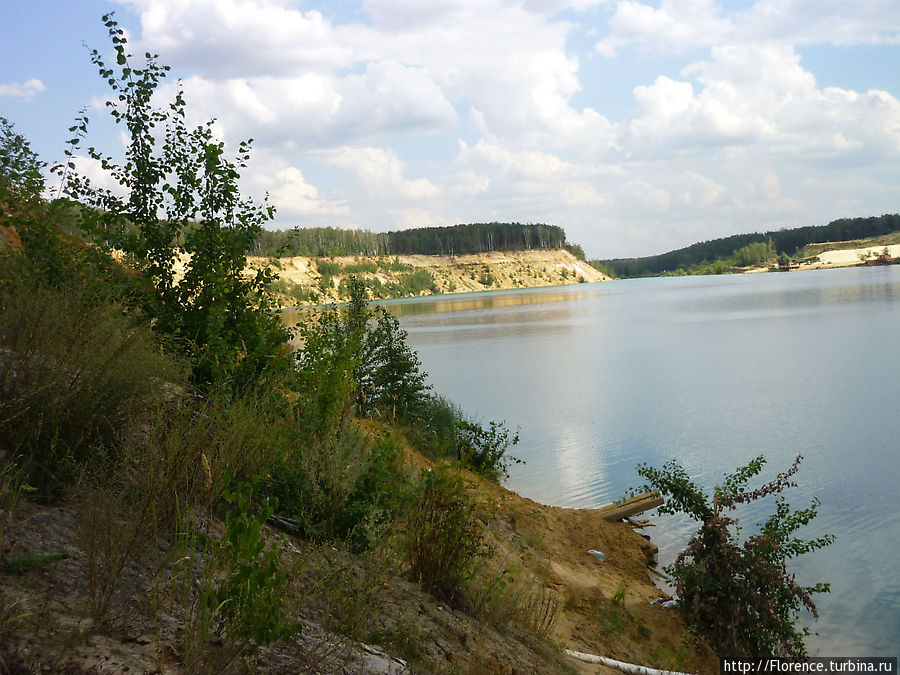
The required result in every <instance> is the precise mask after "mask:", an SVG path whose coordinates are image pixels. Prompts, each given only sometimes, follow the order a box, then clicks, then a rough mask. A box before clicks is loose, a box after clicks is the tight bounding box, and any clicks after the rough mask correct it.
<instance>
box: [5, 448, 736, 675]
mask: <svg viewBox="0 0 900 675" xmlns="http://www.w3.org/2000/svg"><path fill="white" fill-rule="evenodd" d="M410 452H412V451H410ZM412 454H414V453H412ZM413 463H414V464H416V465H418V466H419V468H420V469H421V468H423V467H425V466H427V464H428V462H427V460H425V459H424V458H422V457H421V456H420V455H417V456H416V457H415V459H414V460H413ZM466 475H467V480H468V481H469V483H470V489H471V490H472V492H473V495H474V496H475V498H476V501H477V502H478V503H479V504H480V505H481V506H482V507H483V509H484V510H483V513H484V518H485V522H486V523H487V525H488V527H489V533H490V534H489V537H490V540H491V541H492V542H493V543H494V544H495V545H496V547H497V548H496V554H495V556H494V558H493V562H492V563H491V565H492V568H491V569H485V570H483V572H484V578H490V577H491V575H493V574H495V573H497V572H503V571H504V570H505V571H506V574H508V575H511V576H514V577H515V580H514V583H511V584H510V586H509V588H508V589H507V590H506V591H505V592H504V594H503V595H502V597H503V598H507V599H510V598H513V599H514V598H522V597H531V595H528V594H534V593H535V589H536V588H537V589H543V590H541V591H540V592H539V593H537V594H536V595H534V597H537V598H543V599H544V604H545V605H546V606H547V607H553V608H555V609H556V613H555V620H554V621H553V622H552V624H550V626H549V629H548V630H546V631H545V633H546V634H545V635H535V634H533V633H530V632H529V629H528V628H527V627H526V628H523V627H522V625H521V624H519V623H516V624H509V623H503V622H500V623H493V622H490V621H478V620H476V619H474V618H472V617H471V616H469V615H467V614H466V613H464V612H461V611H459V610H452V609H450V608H448V607H447V606H445V605H444V604H443V603H440V602H438V601H436V600H435V599H434V598H433V597H431V596H430V595H428V594H427V593H424V592H422V590H421V589H420V588H419V587H418V586H416V585H415V584H412V583H410V582H409V581H407V580H405V579H404V578H402V576H400V575H398V572H399V571H400V570H399V569H397V567H396V562H394V563H388V564H387V565H386V566H385V565H384V564H383V563H382V564H381V566H380V567H379V566H378V565H375V563H373V562H372V561H371V560H369V559H363V558H358V557H355V556H352V555H350V554H349V553H347V552H345V551H342V550H339V549H336V548H331V547H329V546H325V547H318V548H316V547H310V546H308V545H306V544H304V543H303V542H299V541H294V542H288V543H287V545H286V546H287V548H286V556H287V557H286V558H283V561H282V562H283V564H287V565H289V566H290V567H291V568H292V569H293V570H294V572H293V578H294V581H295V585H294V589H295V590H294V592H295V593H296V594H297V595H298V597H299V598H300V606H301V607H302V608H303V609H302V612H303V613H302V615H301V617H300V618H301V619H302V620H303V622H304V623H305V625H306V628H305V629H304V631H303V634H302V635H301V636H300V638H298V639H297V640H294V641H292V642H291V643H289V644H284V645H281V646H278V647H276V648H273V649H267V650H264V651H263V653H262V656H261V658H260V660H259V661H258V662H257V663H256V665H255V666H254V668H253V670H254V671H256V672H273V673H274V672H278V673H282V672H284V673H288V672H290V673H293V672H315V673H320V672H321V673H330V672H342V673H344V672H345V673H351V672H352V673H355V672H366V673H369V672H420V673H442V672H455V673H493V674H497V675H512V674H513V673H538V672H540V673H550V672H578V673H608V672H613V671H610V670H608V669H605V668H603V667H601V666H592V665H589V664H585V663H582V662H580V661H575V660H574V659H569V658H568V657H565V656H564V655H563V654H562V650H563V649H564V648H569V649H574V650H576V651H582V652H588V653H593V654H600V655H603V656H608V657H612V658H616V659H619V660H622V661H626V662H631V663H639V664H643V665H651V666H654V667H658V668H667V669H675V670H681V671H685V672H694V673H715V672H717V667H718V666H717V661H716V659H715V658H714V656H713V655H712V653H711V651H710V650H709V648H708V647H706V646H705V645H703V644H702V643H699V642H695V641H693V640H691V639H690V638H689V635H688V632H687V629H686V627H685V625H684V624H683V622H682V621H681V619H680V617H679V616H678V614H677V612H675V611H672V610H667V609H664V608H662V607H661V606H659V605H658V604H653V605H651V604H650V601H651V600H654V599H657V598H660V597H664V595H663V593H661V592H660V591H659V590H658V589H657V588H656V587H655V586H654V584H653V582H652V579H651V576H650V574H649V573H648V565H649V564H651V561H652V559H653V556H654V553H655V546H653V544H652V543H650V542H649V541H647V540H646V539H645V538H644V537H643V536H641V534H640V533H639V532H636V531H635V528H634V527H633V525H631V524H628V523H625V522H619V523H610V522H607V521H605V520H604V519H603V517H602V514H601V513H598V512H597V511H592V510H576V509H563V508H558V507H551V506H545V505H542V504H538V503H536V502H534V501H531V500H529V499H526V498H523V497H521V496H519V495H517V494H515V493H513V492H510V491H508V490H506V489H504V488H502V487H500V486H497V485H495V484H492V483H489V482H487V481H484V480H482V479H480V478H478V477H476V476H473V475H471V474H466ZM77 519H78V517H77V514H76V512H75V511H74V510H73V509H71V508H68V507H45V506H40V505H37V504H31V503H28V502H24V503H21V504H20V506H19V509H18V511H17V512H16V514H15V517H14V518H13V519H12V522H11V523H10V525H9V527H8V528H7V530H6V541H5V542H4V544H5V546H4V547H5V549H6V550H5V551H4V553H5V554H6V555H7V556H15V555H22V554H26V553H32V552H39V551H44V552H47V551H52V552H66V553H68V555H69V557H68V559H66V560H62V561H57V562H54V563H52V564H50V565H47V566H46V567H44V568H42V569H37V570H32V571H30V572H28V573H26V574H20V575H9V574H4V575H0V608H3V610H4V616H2V617H0V642H5V645H0V646H2V647H5V649H0V666H2V665H3V664H4V663H5V664H6V665H7V666H11V667H12V668H13V671H12V672H48V669H49V672H69V673H113V672H115V673H119V672H126V671H129V672H167V673H178V672H181V668H180V665H179V656H178V652H179V640H178V635H179V634H180V632H181V630H182V627H183V623H182V621H181V619H180V614H179V612H178V611H175V610H174V609H173V607H172V606H171V605H170V604H169V600H168V598H167V596H166V593H165V590H164V589H165V583H164V581H163V583H161V582H160V579H163V580H164V579H165V574H163V575H162V577H160V576H159V571H160V570H161V569H165V560H166V556H167V552H166V550H165V547H164V546H163V548H157V547H156V546H153V545H151V546H148V548H146V549H144V550H142V552H141V553H140V555H138V556H136V557H135V559H134V560H132V561H131V562H130V563H129V564H128V566H127V567H126V568H125V570H124V571H123V573H122V580H121V583H120V584H119V589H118V590H117V592H116V595H115V599H116V602H115V603H114V609H113V611H112V612H111V614H110V616H109V618H108V619H107V620H105V621H104V622H103V623H100V624H98V623H96V622H94V621H92V620H91V618H90V615H89V613H88V611H87V607H88V605H89V602H88V598H89V587H90V583H89V578H88V575H87V557H86V553H85V551H84V550H83V549H82V548H81V546H80V545H79V543H78V541H79V540H78V537H77V536H76V531H77V529H78V524H77ZM215 527H219V528H220V527H221V526H220V525H219V526H216V525H215V524H214V529H215ZM588 549H597V550H601V551H603V552H604V553H605V554H606V560H605V561H604V562H600V561H599V560H597V559H596V558H594V557H592V556H590V555H588V553H587V551H588ZM373 570H374V571H373ZM392 570H393V571H392ZM335 575H337V576H335ZM326 578H336V579H337V580H338V581H337V583H338V585H337V587H336V588H337V589H339V590H337V591H336V590H335V589H332V590H331V596H329V597H331V600H330V602H332V603H333V602H335V597H337V598H338V600H339V601H340V602H341V603H351V604H352V603H355V602H357V601H358V597H364V598H365V603H366V607H367V609H366V610H365V612H364V615H365V616H366V617H368V618H366V619H365V621H366V622H367V623H366V625H365V626H364V629H363V630H361V631H360V635H361V636H362V637H365V636H371V635H376V634H381V635H392V636H394V637H393V638H391V640H392V641H393V640H395V641H396V643H398V644H399V643H401V642H402V643H403V645H401V646H394V647H391V646H388V645H387V644H385V646H384V649H382V650H379V649H375V648H371V647H370V646H366V645H363V644H362V643H361V642H359V641H356V640H353V639H350V638H347V637H346V636H341V635H338V634H336V633H334V632H332V631H329V630H327V629H326V628H325V626H327V625H328V622H329V617H332V616H333V615H334V611H335V610H334V607H333V605H332V606H327V605H326V604H325V601H324V600H323V599H322V596H321V594H319V595H317V591H316V590H315V589H317V588H319V589H321V587H322V586H323V583H324V582H323V579H326ZM535 584H538V585H537V586H535ZM340 589H342V590H340ZM335 592H337V593H338V595H337V596H335V595H334V594H335ZM617 594H618V596H617ZM616 596H617V597H618V600H616ZM539 604H540V603H538V604H537V605H536V608H535V616H539V615H540V611H541V608H540V606H538V605H539ZM9 616H13V617H19V618H18V619H16V620H15V621H13V622H12V623H10V622H9ZM535 625H537V623H536V624H535ZM544 627H545V628H547V626H546V625H545V626H544ZM366 639H368V638H366ZM391 644H392V645H393V644H395V643H394V642H391ZM213 648H214V649H215V648H216V647H215V645H214V647H213ZM219 648H222V647H219ZM390 653H394V656H393V657H392V656H390ZM410 654H412V655H413V656H414V658H413V660H412V661H410V658H411V657H410ZM398 658H400V659H403V660H398ZM4 660H5V661H4ZM16 668H20V669H21V670H20V671H17V670H15V669H16ZM0 671H3V668H2V667H0ZM223 672H245V671H244V670H243V669H242V668H239V667H236V666H235V667H231V668H228V669H227V670H226V671H223Z"/></svg>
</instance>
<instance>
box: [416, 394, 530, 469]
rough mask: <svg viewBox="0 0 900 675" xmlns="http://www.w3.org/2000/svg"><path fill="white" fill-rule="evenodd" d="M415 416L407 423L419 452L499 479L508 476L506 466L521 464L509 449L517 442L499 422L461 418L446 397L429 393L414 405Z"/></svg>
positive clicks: (456, 407) (507, 467)
mask: <svg viewBox="0 0 900 675" xmlns="http://www.w3.org/2000/svg"><path fill="white" fill-rule="evenodd" d="M415 412H416V417H415V419H414V420H412V421H411V423H410V424H409V425H408V427H409V429H408V430H409V432H410V433H411V434H413V435H414V437H416V439H417V441H418V445H419V447H421V448H422V451H423V452H424V453H425V454H426V455H428V456H430V457H432V458H445V459H454V460H457V461H459V462H460V463H461V464H463V465H464V466H466V467H467V468H469V469H471V470H472V471H474V472H475V473H477V474H479V475H481V476H483V477H485V478H487V479H488V480H492V481H494V482H501V481H503V480H505V479H506V478H508V477H509V465H510V464H511V463H514V464H516V463H521V462H522V460H520V459H518V458H517V457H513V456H512V455H510V454H508V453H509V448H510V447H511V446H513V445H516V444H517V443H518V442H519V435H518V434H515V433H513V434H511V432H510V430H509V429H507V428H506V425H505V424H504V423H503V422H494V421H491V422H489V423H488V427H487V428H485V427H484V426H483V425H482V424H480V423H478V422H474V421H472V420H469V419H467V418H466V417H465V415H464V414H463V412H462V411H461V410H460V409H459V407H458V406H456V405H455V404H453V403H452V402H451V401H448V400H447V399H446V398H444V397H442V396H439V395H433V394H429V395H426V396H424V397H423V398H422V399H421V401H420V402H419V404H418V405H417V407H416V411H415Z"/></svg>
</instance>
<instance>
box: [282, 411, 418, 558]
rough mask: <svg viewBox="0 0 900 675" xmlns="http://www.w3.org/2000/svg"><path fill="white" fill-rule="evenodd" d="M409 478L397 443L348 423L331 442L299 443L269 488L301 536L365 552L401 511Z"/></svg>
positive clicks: (285, 459) (356, 424)
mask: <svg viewBox="0 0 900 675" xmlns="http://www.w3.org/2000/svg"><path fill="white" fill-rule="evenodd" d="M405 480H406V479H405V477H404V474H403V473H402V471H401V467H400V462H399V453H398V450H397V448H396V446H395V444H394V443H393V441H392V440H391V439H390V438H389V437H378V436H372V435H371V434H370V433H369V432H368V431H367V430H366V429H365V428H364V427H363V426H362V425H361V424H359V423H358V422H355V421H348V422H347V423H346V424H345V425H344V426H343V427H342V428H341V429H340V430H336V431H335V433H334V434H332V435H331V436H329V437H328V438H326V439H323V440H319V441H316V442H306V443H300V444H299V446H298V447H297V448H296V449H295V450H294V452H293V453H291V454H290V455H287V456H285V458H284V460H283V462H282V463H281V464H280V465H278V466H277V467H276V469H275V471H273V476H272V478H271V480H270V482H269V485H268V488H267V489H268V490H269V491H270V493H271V494H273V495H274V496H276V497H277V499H278V502H279V504H280V506H279V514H281V515H283V516H286V517H287V518H289V519H291V520H292V521H294V522H295V523H296V525H297V527H298V528H299V529H300V531H299V532H298V533H299V534H301V535H302V536H305V537H307V538H311V539H319V540H328V539H332V538H337V539H341V540H344V541H347V542H348V543H349V544H350V545H351V547H352V548H353V549H354V550H357V551H360V550H364V549H367V548H369V547H370V546H371V545H372V544H373V543H374V542H375V541H376V540H377V539H378V538H379V537H380V535H381V533H382V532H381V526H382V525H383V524H384V523H386V522H388V521H389V520H390V519H391V518H392V517H393V516H395V515H396V513H397V512H398V511H399V510H400V508H401V507H402V504H403V500H404V499H405V494H404V493H405V489H404V484H405Z"/></svg>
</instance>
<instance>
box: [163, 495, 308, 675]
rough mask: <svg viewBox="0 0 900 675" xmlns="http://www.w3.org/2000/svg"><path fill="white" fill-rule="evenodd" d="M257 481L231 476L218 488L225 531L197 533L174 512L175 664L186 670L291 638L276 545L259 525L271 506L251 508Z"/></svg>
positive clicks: (295, 628) (294, 630)
mask: <svg viewBox="0 0 900 675" xmlns="http://www.w3.org/2000/svg"><path fill="white" fill-rule="evenodd" d="M257 488H258V485H257V483H256V482H254V483H252V484H244V483H236V484H233V483H230V482H229V484H228V486H227V487H226V489H225V491H224V493H223V499H222V506H223V508H224V515H223V520H224V523H225V532H224V534H223V536H222V538H221V539H220V540H215V539H214V538H212V537H210V536H209V535H208V534H204V533H198V532H196V531H195V530H194V529H193V528H192V527H191V525H190V522H189V520H190V519H189V518H188V517H187V513H188V509H183V510H181V512H180V518H179V525H178V528H177V537H176V543H175V547H174V548H173V553H174V555H175V557H176V560H175V563H174V566H173V570H172V572H173V578H172V581H173V585H174V588H175V592H176V596H177V598H178V600H179V601H180V603H181V605H182V611H183V617H184V636H183V643H182V654H181V656H182V665H183V666H184V667H185V669H186V670H187V671H190V672H199V671H206V672H213V670H214V669H219V668H223V667H226V666H227V665H228V664H229V663H230V661H231V660H233V659H234V658H235V657H237V656H245V657H253V656H255V655H256V654H257V653H258V651H259V648H260V647H262V646H265V645H270V644H272V643H275V642H278V641H280V640H284V639H287V638H290V637H292V636H294V635H296V634H298V633H300V631H301V630H302V628H303V626H302V624H300V623H298V622H294V621H290V620H288V618H287V616H286V608H285V606H284V594H285V591H286V590H287V585H288V578H287V575H286V574H285V573H284V572H283V571H282V570H281V569H280V564H281V551H280V549H279V548H277V547H275V546H270V545H267V543H266V540H265V537H264V530H263V525H264V524H265V522H266V520H267V519H268V518H269V517H270V516H271V515H272V513H273V507H272V505H270V504H269V502H268V501H265V500H264V501H262V503H260V504H258V505H257V506H256V507H254V504H253V501H254V496H255V495H256V493H257ZM213 634H216V635H218V636H220V637H224V638H225V639H224V640H223V641H222V645H223V647H222V650H221V651H222V653H220V654H219V655H218V657H219V658H218V659H215V658H211V657H210V656H209V654H208V651H207V646H208V641H209V639H210V638H211V637H212V635H213Z"/></svg>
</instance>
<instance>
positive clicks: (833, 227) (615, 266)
mask: <svg viewBox="0 0 900 675" xmlns="http://www.w3.org/2000/svg"><path fill="white" fill-rule="evenodd" d="M898 230H900V214H885V215H882V216H873V217H869V218H840V219H838V220H833V221H831V222H830V223H828V224H827V225H818V226H807V227H795V228H791V229H782V230H773V231H769V232H763V233H759V232H753V233H750V234H735V235H731V236H729V237H722V238H719V239H712V240H710V241H703V242H699V243H697V244H692V245H690V246H686V247H685V248H680V249H677V250H675V251H669V252H668V253H663V254H661V255H654V256H645V257H641V258H615V259H611V260H596V261H591V264H593V265H595V266H596V267H598V268H599V269H603V270H604V271H607V272H609V273H611V275H612V276H615V277H618V278H630V277H647V276H659V275H662V274H665V273H667V272H668V273H675V272H677V271H679V270H681V271H683V272H684V273H690V272H692V271H695V272H696V273H702V274H715V273H722V272H725V271H728V269H729V268H730V267H741V266H746V265H750V264H756V263H757V262H765V259H763V260H760V259H759V257H758V255H757V254H758V253H759V251H760V250H761V248H760V246H762V247H766V248H771V251H772V254H771V255H772V257H774V256H777V255H780V254H785V255H786V256H789V257H797V256H798V255H802V252H803V248H804V247H806V246H808V245H810V244H817V243H822V242H836V241H847V240H852V239H865V238H868V237H878V236H881V235H886V234H890V233H892V232H896V231H898Z"/></svg>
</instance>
